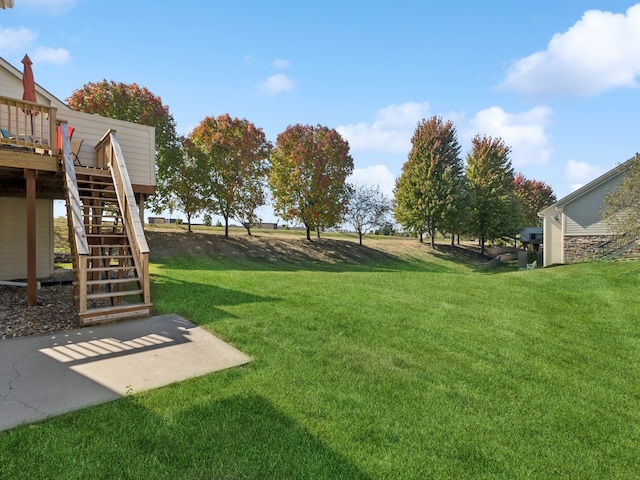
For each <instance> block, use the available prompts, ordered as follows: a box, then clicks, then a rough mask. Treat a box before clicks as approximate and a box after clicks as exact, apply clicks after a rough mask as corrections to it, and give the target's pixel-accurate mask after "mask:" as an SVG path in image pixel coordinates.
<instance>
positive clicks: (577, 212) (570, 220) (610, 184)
mask: <svg viewBox="0 0 640 480" xmlns="http://www.w3.org/2000/svg"><path fill="white" fill-rule="evenodd" d="M621 180H622V177H621V176H615V177H614V178H611V179H609V180H608V181H607V182H604V183H603V184H602V185H599V186H597V187H595V188H594V189H592V190H590V191H589V192H587V193H586V194H584V195H582V196H581V197H579V198H577V199H575V200H574V201H573V202H571V203H568V204H567V205H566V206H565V208H564V214H565V217H566V230H565V234H566V235H567V236H582V235H608V234H609V233H610V232H609V230H608V228H607V225H606V224H605V223H604V222H603V221H602V215H601V209H602V208H604V202H603V199H604V197H605V195H606V194H607V193H608V192H610V191H612V190H613V189H614V188H615V187H616V185H618V183H619V182H620V181H621Z"/></svg>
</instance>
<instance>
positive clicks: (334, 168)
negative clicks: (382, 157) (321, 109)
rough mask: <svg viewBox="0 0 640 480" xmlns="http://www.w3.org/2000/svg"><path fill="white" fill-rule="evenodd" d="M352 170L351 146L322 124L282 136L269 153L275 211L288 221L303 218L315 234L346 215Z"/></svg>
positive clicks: (295, 127)
mask: <svg viewBox="0 0 640 480" xmlns="http://www.w3.org/2000/svg"><path fill="white" fill-rule="evenodd" d="M352 171H353V159H352V158H351V155H349V144H348V143H347V141H346V140H344V139H343V138H342V137H341V136H340V134H339V133H338V132H337V131H336V130H334V129H329V128H327V127H324V126H321V125H318V126H315V127H314V126H311V125H299V124H298V125H293V126H289V127H287V129H286V130H285V131H284V132H282V133H280V134H279V135H278V138H277V141H276V147H275V149H274V150H273V152H272V154H271V174H270V176H269V187H270V188H271V193H272V195H273V198H274V210H275V211H276V213H277V214H278V215H280V216H281V217H282V218H283V219H285V220H299V221H300V222H302V223H303V224H304V226H305V227H306V229H307V240H311V230H312V229H313V230H316V229H317V230H318V232H319V229H320V228H322V227H332V226H334V225H337V224H338V223H339V222H340V221H341V220H342V216H343V214H344V212H345V208H346V205H347V200H348V198H349V193H350V188H349V185H347V183H346V178H347V177H348V176H349V175H350V174H351V172H352Z"/></svg>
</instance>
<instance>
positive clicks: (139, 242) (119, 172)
mask: <svg viewBox="0 0 640 480" xmlns="http://www.w3.org/2000/svg"><path fill="white" fill-rule="evenodd" d="M96 156H97V159H98V161H97V163H98V165H100V164H101V163H102V162H106V163H107V165H108V166H109V169H110V170H111V176H112V178H113V183H114V185H115V191H116V196H117V198H118V204H119V205H120V212H121V214H122V220H123V222H125V224H126V227H127V228H126V230H127V234H128V235H129V244H130V246H131V251H132V253H133V259H134V263H135V265H136V269H137V270H138V272H139V275H138V276H139V277H140V278H141V282H142V285H141V286H142V290H143V297H144V298H143V301H144V303H150V302H151V294H150V285H149V246H148V245H147V239H146V238H145V236H144V228H143V226H142V222H141V221H140V212H139V210H138V205H137V203H136V198H135V195H134V194H133V187H132V186H131V181H130V180H129V173H128V171H127V165H126V164H125V161H124V155H123V154H122V149H121V148H120V143H119V142H118V136H117V135H116V132H115V130H110V131H109V132H107V134H106V135H105V136H104V137H103V138H102V140H100V142H99V143H98V145H97V146H96Z"/></svg>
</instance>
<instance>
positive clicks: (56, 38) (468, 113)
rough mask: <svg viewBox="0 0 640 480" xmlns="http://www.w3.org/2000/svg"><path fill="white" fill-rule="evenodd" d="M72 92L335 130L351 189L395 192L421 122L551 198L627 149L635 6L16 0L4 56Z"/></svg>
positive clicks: (636, 55)
mask: <svg viewBox="0 0 640 480" xmlns="http://www.w3.org/2000/svg"><path fill="white" fill-rule="evenodd" d="M25 53H28V54H29V56H30V57H31V59H32V60H33V62H34V65H33V69H34V74H35V77H36V81H37V82H38V83H39V84H41V85H42V86H43V87H44V88H46V89H47V90H49V91H50V92H51V93H53V94H54V95H56V96H57V97H58V98H60V99H62V100H64V99H66V98H67V97H68V96H69V95H70V94H71V93H72V92H73V91H74V90H75V89H77V88H80V87H81V86H82V85H84V84H85V83H87V82H90V81H94V82H95V81H100V80H102V79H107V80H115V81H119V82H127V83H133V82H136V83H138V84H140V85H143V86H146V87H148V88H149V89H150V90H151V91H152V92H153V93H155V94H156V95H159V96H160V97H162V100H163V103H165V104H166V105H168V106H169V109H170V111H171V113H172V114H173V116H174V118H175V120H176V122H177V124H178V129H179V131H180V132H181V133H184V134H187V133H189V132H190V131H191V129H192V128H193V127H194V126H195V125H197V124H198V123H199V122H200V121H201V120H202V119H203V118H204V117H206V116H210V115H220V114H223V113H229V114H230V115H232V116H234V117H241V118H246V119H248V120H249V121H251V122H253V123H254V124H255V125H257V126H258V127H261V128H262V129H263V130H264V131H265V133H266V135H267V137H268V138H269V139H270V140H272V141H274V142H275V139H276V136H277V135H278V133H280V132H282V131H283V130H284V129H285V128H286V127H287V126H288V125H291V124H295V123H303V124H312V125H315V124H322V125H326V126H328V127H331V128H336V129H337V130H338V131H339V132H340V133H341V134H342V135H343V136H344V137H345V138H346V139H347V140H348V141H349V144H350V146H351V154H352V156H353V159H354V162H355V172H354V176H353V178H352V180H353V181H354V182H359V183H369V184H373V183H377V184H379V185H381V187H382V188H383V190H384V191H385V192H386V193H387V194H389V195H391V192H392V188H393V182H394V179H395V178H396V177H397V176H398V175H399V174H400V171H401V168H402V164H403V163H404V162H405V161H406V158H407V154H408V151H409V149H410V140H411V136H412V134H413V131H414V129H415V127H416V125H417V123H418V122H419V121H420V120H421V119H422V118H428V117H430V116H432V115H441V116H443V117H444V118H446V119H451V120H452V121H453V122H454V124H455V125H456V128H457V132H458V139H459V141H460V144H461V145H462V153H463V155H464V156H466V154H467V152H468V150H469V146H470V140H471V138H472V137H473V136H474V135H476V134H482V135H484V134H487V135H492V136H494V137H495V136H497V137H501V138H502V139H503V140H504V141H505V142H506V143H507V144H508V145H510V146H511V148H512V154H511V160H512V163H513V165H514V168H515V169H516V171H519V172H522V173H523V174H524V175H525V176H526V177H528V178H533V179H537V180H542V181H544V182H546V183H548V184H550V185H551V186H552V187H553V189H554V191H555V192H556V194H557V195H558V197H559V198H560V197H562V196H564V195H567V194H568V193H570V192H571V191H573V190H574V189H575V188H578V187H579V186H581V185H583V184H585V183H587V182H589V181H590V180H593V179H594V178H596V177H597V176H598V175H600V174H602V173H604V172H605V171H607V170H609V169H610V168H612V167H613V166H615V165H616V164H617V163H621V162H623V161H625V160H626V159H628V158H630V157H631V156H632V155H634V154H635V153H636V152H637V151H638V150H639V147H638V143H640V142H639V141H638V125H637V118H638V115H637V112H638V107H639V106H640V102H639V100H640V97H639V93H640V92H639V90H638V75H639V74H640V3H638V4H635V3H634V2H633V1H617V0H606V1H605V0H600V1H586V0H562V1H557V0H553V1H552V0H535V1H533V0H522V1H517V2H513V1H512V2H507V1H485V2H477V1H460V0H450V1H448V2H432V1H417V0H416V1H407V0H396V1H394V2H370V1H367V2H365V1H348V0H342V1H334V0H325V1H324V2H300V1H295V2H294V1H278V2H277V1H271V2H269V1H264V0H263V1H253V0H247V1H244V2H228V1H227V2H219V1H216V0H212V1H211V2H205V1H186V0H185V1H183V2H176V1H160V0H157V1H142V0H138V1H131V0H130V1H127V2H125V1H120V0H111V1H109V2H98V1H95V0H15V7H14V8H13V9H8V10H0V56H2V57H3V58H5V59H6V60H8V61H9V62H11V63H12V64H13V65H15V66H17V67H19V68H21V64H20V59H21V58H22V57H23V56H24V54H25Z"/></svg>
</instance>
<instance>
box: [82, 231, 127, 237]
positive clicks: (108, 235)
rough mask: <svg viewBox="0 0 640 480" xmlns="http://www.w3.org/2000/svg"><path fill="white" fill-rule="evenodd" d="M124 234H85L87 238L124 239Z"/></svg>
mask: <svg viewBox="0 0 640 480" xmlns="http://www.w3.org/2000/svg"><path fill="white" fill-rule="evenodd" d="M126 237H127V234H126V233H124V232H102V233H87V238H126Z"/></svg>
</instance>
